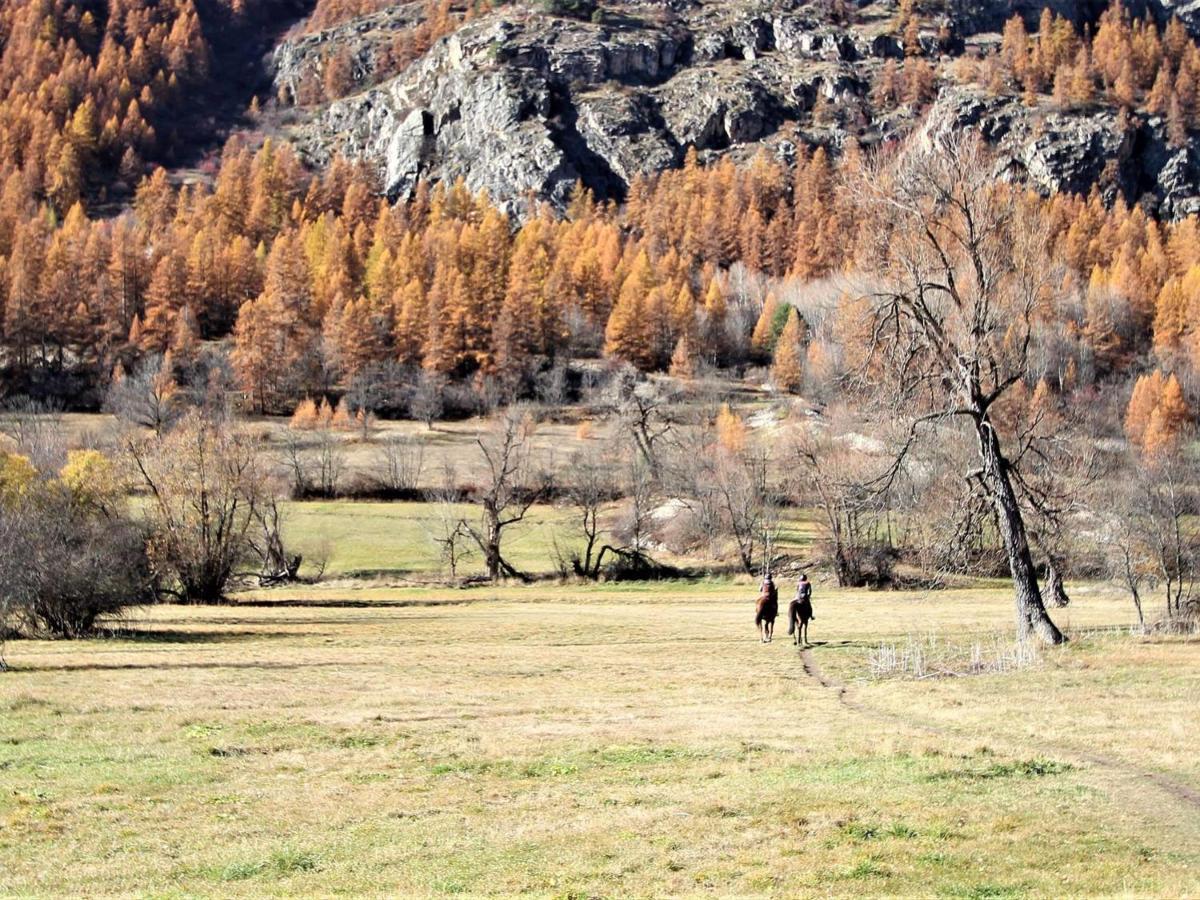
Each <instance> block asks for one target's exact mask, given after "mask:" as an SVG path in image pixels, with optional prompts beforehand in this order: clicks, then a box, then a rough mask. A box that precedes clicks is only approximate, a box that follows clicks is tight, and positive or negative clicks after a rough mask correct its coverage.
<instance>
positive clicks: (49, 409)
mask: <svg viewBox="0 0 1200 900" xmlns="http://www.w3.org/2000/svg"><path fill="white" fill-rule="evenodd" d="M0 434H3V435H5V436H6V437H8V439H9V440H10V441H12V443H13V446H14V447H15V448H16V450H17V452H18V453H20V454H22V455H24V456H27V457H29V461H30V462H31V463H33V465H34V466H35V467H36V468H37V469H38V470H39V471H42V472H55V471H58V469H60V468H62V465H63V463H64V462H66V459H67V441H66V437H65V434H64V430H63V421H62V414H61V409H60V408H59V407H57V406H53V405H49V404H46V403H43V402H42V401H40V400H33V399H31V398H29V397H14V398H12V399H10V400H8V401H6V402H5V404H4V406H3V409H0Z"/></svg>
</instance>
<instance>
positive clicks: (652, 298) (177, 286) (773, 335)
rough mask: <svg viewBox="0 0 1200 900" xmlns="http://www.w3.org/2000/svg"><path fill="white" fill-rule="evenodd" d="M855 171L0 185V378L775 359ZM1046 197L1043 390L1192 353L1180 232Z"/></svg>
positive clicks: (324, 373) (284, 381) (833, 239)
mask: <svg viewBox="0 0 1200 900" xmlns="http://www.w3.org/2000/svg"><path fill="white" fill-rule="evenodd" d="M858 165H859V161H858V159H857V158H856V155H855V154H854V153H849V154H847V155H846V156H845V157H844V158H843V160H842V161H841V163H840V165H838V166H835V165H834V164H833V163H832V162H831V161H830V160H829V158H828V157H827V155H826V154H825V152H824V150H821V149H818V150H817V151H815V152H814V153H813V154H812V155H811V156H807V157H802V158H801V159H800V160H799V162H798V163H797V164H796V165H795V166H794V167H787V166H784V165H782V164H781V163H778V162H776V161H774V160H771V159H768V158H767V157H766V156H765V155H760V156H759V157H758V158H756V159H755V160H754V161H753V162H752V163H751V164H750V165H748V166H746V167H744V168H739V167H738V166H736V165H735V164H734V163H732V162H731V161H729V160H723V161H721V162H719V163H717V164H715V165H713V166H709V167H704V166H701V165H699V164H697V162H696V160H695V158H694V157H689V159H688V160H687V162H686V164H685V165H684V166H683V168H681V169H679V170H677V171H670V172H664V173H662V174H660V175H657V176H655V177H650V178H641V179H638V180H636V181H635V182H634V184H633V186H632V188H631V190H630V194H629V199H628V202H627V203H626V204H625V205H624V206H623V207H621V208H616V207H613V206H611V205H605V204H598V203H595V202H593V200H592V199H591V198H590V196H589V195H588V194H587V193H586V192H583V191H581V192H580V193H579V194H578V196H577V198H576V200H575V201H574V202H573V204H572V205H571V206H570V208H569V209H568V210H567V211H566V215H565V216H558V215H556V214H555V213H554V212H553V211H552V210H550V209H549V208H548V207H545V206H542V207H535V208H534V209H533V210H532V212H531V214H530V216H529V217H528V218H527V220H526V221H525V222H524V223H522V224H518V223H516V222H513V221H512V220H510V219H509V217H508V216H507V215H505V214H504V213H503V212H502V211H501V210H500V209H499V208H498V207H496V206H495V205H494V204H492V203H491V202H490V201H489V200H488V199H487V198H486V197H484V196H481V195H472V194H471V193H470V192H469V191H467V190H466V188H465V187H463V185H461V184H456V185H449V186H446V185H442V186H438V187H436V188H432V189H431V188H430V187H429V186H428V185H422V186H421V187H420V189H419V190H418V192H417V195H416V197H415V198H414V199H413V200H412V201H411V202H408V203H401V204H395V205H389V204H387V203H385V202H381V201H380V200H378V199H377V195H376V187H377V186H376V184H375V182H374V180H373V176H372V173H371V172H370V171H369V170H367V169H366V168H365V167H362V166H358V165H352V164H349V163H346V162H344V161H338V162H335V163H334V164H333V165H332V166H330V167H329V169H328V170H326V171H325V172H323V173H319V174H312V173H310V172H308V171H307V170H306V169H304V167H303V166H302V165H301V164H300V162H299V161H298V160H297V158H296V157H295V155H294V154H293V152H292V151H291V150H290V148H288V147H287V146H286V145H276V144H273V143H269V142H268V143H267V144H265V145H263V146H262V147H260V148H259V149H258V150H254V151H252V150H251V149H250V148H249V147H248V146H246V145H245V144H244V143H242V142H239V141H237V140H234V141H232V142H231V143H230V144H229V146H228V147H227V148H226V151H225V154H224V157H223V160H222V164H221V167H220V170H219V172H218V174H217V177H216V179H215V182H214V184H213V186H212V187H211V188H209V187H206V186H204V185H197V186H192V187H185V188H182V189H176V188H174V187H173V186H171V185H170V184H169V183H168V181H167V179H166V176H165V173H164V172H162V171H161V170H159V171H156V173H155V174H154V175H153V176H152V177H149V178H147V179H144V180H143V182H142V183H141V184H140V186H139V187H138V190H137V192H136V198H135V202H134V209H133V211H132V212H131V213H129V214H127V215H123V216H121V217H119V218H116V219H108V220H92V219H89V218H88V216H87V215H86V213H85V211H84V209H83V207H82V205H81V204H78V203H77V204H76V205H75V206H73V207H72V208H71V210H70V211H69V212H68V214H67V215H66V217H65V219H64V220H63V221H62V222H61V223H60V224H59V223H56V222H55V220H54V216H53V214H52V211H51V209H50V208H49V207H48V206H47V205H46V204H45V203H44V202H40V201H39V199H38V197H37V195H36V194H35V193H33V192H30V191H28V190H22V185H21V184H20V183H19V182H17V181H14V182H12V183H10V184H9V185H7V186H6V189H5V191H4V192H3V195H2V196H0V303H2V306H0V310H2V314H0V327H2V329H3V345H4V360H5V376H6V383H7V384H8V385H9V387H10V390H13V391H24V392H31V391H32V392H34V393H48V394H54V393H56V392H58V393H60V394H62V395H63V396H62V399H69V400H73V401H75V402H80V399H81V398H82V402H84V403H85V404H87V403H89V402H90V403H91V404H92V405H98V404H99V402H100V400H101V398H102V396H103V394H104V392H105V391H106V390H107V389H108V385H109V383H110V381H111V380H112V378H113V376H114V374H115V375H118V376H119V375H121V374H125V373H131V372H134V371H135V370H137V369H139V367H140V366H141V365H142V362H143V360H145V359H146V358H149V357H155V358H158V357H161V356H162V355H163V354H168V361H169V362H171V363H172V364H173V365H174V366H175V370H174V374H175V375H176V376H179V377H182V376H183V374H184V373H183V371H182V369H183V368H184V367H185V363H186V364H187V366H190V367H191V374H190V375H189V376H188V377H189V378H191V379H192V381H191V383H190V385H189V386H190V387H191V388H193V389H195V390H197V391H200V392H201V393H202V392H203V391H204V390H205V388H206V385H205V383H204V381H205V379H208V378H210V377H213V378H216V377H220V378H224V379H225V381H226V382H227V384H224V385H222V386H223V387H233V388H235V389H236V390H237V391H239V392H240V393H241V394H242V395H243V397H244V400H245V405H246V406H247V408H248V409H251V410H253V411H262V412H272V413H290V412H291V411H292V410H293V409H294V408H295V406H296V404H297V403H299V402H300V401H301V400H302V399H304V398H305V397H306V396H316V395H319V394H322V393H330V392H333V393H339V392H341V391H344V390H346V389H347V388H348V387H349V386H350V385H351V384H352V383H353V382H354V381H355V379H356V378H357V377H358V376H360V375H361V374H362V373H364V372H365V371H367V370H371V369H373V368H375V367H378V366H379V365H383V364H389V365H396V366H400V367H406V368H409V369H411V370H412V371H424V372H427V373H436V374H437V375H439V376H444V377H446V378H448V379H453V380H460V381H463V380H465V381H468V382H471V383H476V384H478V383H479V380H480V379H488V380H491V381H495V382H497V383H498V384H500V385H501V386H502V387H503V390H504V391H505V393H506V395H508V396H517V395H519V394H520V393H521V392H522V391H523V390H526V389H527V388H528V386H529V384H530V380H531V378H532V377H533V376H534V375H535V374H536V373H537V372H538V371H539V370H541V369H543V368H545V367H546V366H547V365H549V363H550V362H551V361H552V360H553V359H554V358H556V357H558V358H561V357H564V356H585V357H586V356H598V355H602V354H604V355H608V356H610V357H614V358H618V359H621V360H624V361H628V362H631V363H633V364H635V365H636V366H638V367H639V368H641V369H643V370H645V371H654V370H665V369H667V368H668V367H670V366H671V365H672V361H674V364H675V367H676V369H677V370H678V371H680V372H682V373H685V374H687V373H694V372H695V371H696V370H697V367H701V368H703V367H705V366H708V367H713V366H717V367H728V366H741V365H746V364H750V363H755V362H758V363H764V362H770V361H771V359H772V355H773V353H774V351H775V349H776V346H775V345H776V342H777V340H778V338H779V336H780V334H782V333H783V331H784V330H785V326H786V324H787V322H786V315H785V314H786V313H787V309H781V305H780V304H779V302H778V300H777V298H774V297H767V296H766V294H768V293H770V291H771V289H772V288H774V289H775V290H776V291H790V292H791V293H792V295H797V292H798V291H799V292H800V293H803V289H802V288H801V287H800V285H803V284H805V283H811V282H812V281H814V280H815V279H821V278H823V277H825V276H829V275H831V274H834V273H842V272H850V271H852V270H853V269H854V268H855V265H856V255H857V253H858V249H857V248H856V236H857V229H856V228H855V225H854V219H853V216H852V215H850V213H849V211H848V210H849V209H850V194H849V192H850V191H852V190H853V184H854V178H855V174H854V173H855V169H856V167H857V166H858ZM839 169H840V171H839ZM1045 204H1046V212H1047V218H1048V220H1049V222H1050V223H1051V228H1052V230H1053V233H1054V243H1055V246H1056V248H1057V251H1058V253H1059V254H1060V255H1061V256H1062V258H1063V259H1065V260H1066V261H1067V262H1068V263H1069V264H1070V269H1071V274H1070V276H1069V277H1068V280H1067V283H1064V284H1063V285H1062V290H1063V291H1064V293H1065V295H1068V296H1074V297H1076V298H1077V301H1076V302H1074V303H1066V304H1060V305H1058V306H1056V309H1057V310H1059V312H1057V313H1056V315H1063V316H1066V318H1065V319H1064V321H1062V322H1061V326H1062V327H1061V331H1062V335H1063V338H1062V343H1061V346H1060V347H1059V348H1058V351H1057V352H1056V354H1055V358H1053V359H1047V360H1045V364H1044V368H1045V372H1044V373H1043V374H1045V375H1046V376H1047V377H1049V378H1050V380H1051V381H1052V382H1053V384H1054V387H1055V389H1056V390H1058V389H1074V388H1079V387H1086V386H1087V385H1090V384H1092V383H1095V382H1097V381H1101V380H1104V379H1109V378H1112V377H1123V376H1124V375H1125V373H1126V372H1127V371H1130V370H1131V367H1132V366H1134V365H1135V364H1140V361H1141V360H1142V359H1143V358H1144V357H1145V355H1146V354H1147V353H1150V352H1154V353H1156V354H1157V355H1158V357H1159V359H1160V361H1162V363H1163V364H1164V365H1165V366H1167V367H1168V368H1173V367H1176V366H1178V365H1180V364H1182V363H1185V362H1186V363H1190V362H1191V361H1192V360H1193V359H1195V358H1197V357H1196V354H1197V352H1198V351H1200V348H1198V346H1197V338H1196V337H1195V336H1194V335H1195V332H1196V329H1195V323H1196V322H1198V321H1200V310H1196V309H1194V308H1193V306H1194V304H1195V303H1196V300H1195V297H1196V296H1197V292H1196V291H1194V290H1189V285H1191V284H1192V282H1195V281H1197V280H1198V279H1200V222H1198V221H1197V220H1196V219H1195V218H1194V217H1193V218H1189V219H1185V220H1183V221H1181V222H1179V223H1176V224H1173V225H1169V224H1163V223H1159V222H1157V221H1155V220H1153V219H1152V218H1150V217H1148V216H1147V215H1146V214H1145V213H1144V212H1143V211H1142V210H1141V209H1140V208H1138V207H1132V208H1131V207H1128V206H1126V205H1124V204H1123V203H1121V202H1118V203H1117V204H1116V205H1115V206H1113V207H1112V208H1106V207H1105V206H1104V204H1103V203H1102V202H1101V201H1100V199H1099V197H1098V196H1096V195H1093V196H1091V197H1090V198H1079V197H1069V196H1056V197H1054V198H1052V199H1050V200H1049V201H1045ZM731 270H732V271H733V272H748V273H750V275H749V276H746V277H740V278H739V279H738V280H737V283H736V284H735V283H734V279H732V278H731ZM797 296H798V295H797ZM791 299H792V300H793V302H795V303H797V304H798V305H800V306H803V305H804V304H803V302H801V301H800V300H796V298H795V296H793V297H792V298H791ZM782 306H786V307H789V308H790V305H789V304H786V303H785V304H782ZM852 306H853V304H852V301H851V300H850V299H849V298H846V299H844V300H842V301H840V302H837V303H835V304H834V309H833V311H832V312H831V313H829V314H820V313H819V311H812V312H811V313H810V311H808V310H805V309H802V310H801V312H802V313H804V314H805V318H804V320H803V321H800V322H798V323H797V325H796V327H795V328H794V329H793V332H792V334H794V335H795V336H796V339H797V340H799V341H800V346H799V347H792V346H790V343H789V345H788V348H787V353H788V355H789V356H790V357H792V359H791V361H790V362H789V364H788V367H789V369H790V370H791V374H790V376H789V382H790V383H791V384H792V385H793V386H794V389H801V388H802V387H803V381H804V379H803V377H802V376H798V375H797V374H796V373H795V369H796V367H797V366H800V367H801V368H802V369H803V368H806V367H810V368H812V369H813V370H814V374H820V376H821V378H822V380H828V377H829V376H830V375H831V374H836V369H837V366H838V364H839V360H840V361H842V362H843V363H844V362H845V360H846V359H847V358H848V356H849V357H852V356H853V347H852V346H848V345H852V344H853V343H854V342H855V341H856V338H855V336H854V333H853V332H854V326H853V319H854V316H853V315H852V313H853V309H852ZM1064 311H1065V312H1064ZM842 313H844V315H843V314H842ZM818 320H819V321H818ZM789 340H790V338H789ZM214 342H217V343H214ZM226 350H227V351H228V352H227V353H226V352H225V351H226ZM201 356H203V357H204V358H205V360H206V361H205V360H201V359H200V357H201ZM818 370H819V371H818ZM197 378H199V379H200V380H199V382H198V383H197V382H196V379H197ZM1031 387H1032V385H1031ZM88 398H90V400H89V399H88Z"/></svg>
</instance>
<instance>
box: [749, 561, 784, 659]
mask: <svg viewBox="0 0 1200 900" xmlns="http://www.w3.org/2000/svg"><path fill="white" fill-rule="evenodd" d="M778 615H779V591H778V590H776V588H775V582H774V581H772V580H771V576H770V575H768V576H767V577H766V578H764V579H763V583H762V591H761V592H760V593H759V595H758V602H757V603H755V605H754V624H755V625H757V626H758V632H759V637H760V638H761V639H762V642H763V643H764V644H769V643H771V638H773V637H774V636H775V618H776V616H778Z"/></svg>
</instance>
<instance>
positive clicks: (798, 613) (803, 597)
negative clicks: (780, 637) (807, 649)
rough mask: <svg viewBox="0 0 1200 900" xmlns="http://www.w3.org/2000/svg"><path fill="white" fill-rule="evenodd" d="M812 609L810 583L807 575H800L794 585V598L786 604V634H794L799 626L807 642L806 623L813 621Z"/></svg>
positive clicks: (802, 573)
mask: <svg viewBox="0 0 1200 900" xmlns="http://www.w3.org/2000/svg"><path fill="white" fill-rule="evenodd" d="M815 618H816V616H815V615H814V614H813V607H812V582H810V581H809V580H808V575H807V574H806V573H804V572H801V573H800V581H799V582H798V583H797V584H796V597H795V599H794V600H792V602H791V603H789V604H788V634H789V635H790V634H795V632H796V626H797V625H799V626H800V630H801V633H802V634H803V635H804V639H805V643H807V642H808V623H809V621H810V620H812V619H815Z"/></svg>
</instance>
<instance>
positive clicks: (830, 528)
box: [788, 425, 886, 587]
mask: <svg viewBox="0 0 1200 900" xmlns="http://www.w3.org/2000/svg"><path fill="white" fill-rule="evenodd" d="M854 437H855V436H854V435H837V434H833V433H831V431H829V430H827V429H819V428H817V427H816V426H813V425H809V426H807V427H806V428H803V429H802V430H800V431H799V432H798V433H797V434H796V436H795V438H794V440H793V442H792V445H791V456H790V459H789V462H790V464H791V465H790V469H789V471H790V476H789V479H788V485H789V489H790V491H791V493H792V496H793V498H794V499H795V501H796V503H797V504H798V505H801V506H816V507H817V508H818V509H819V510H820V513H821V518H822V525H823V526H824V529H825V533H826V541H827V543H828V548H829V549H828V552H829V556H830V559H831V562H832V564H833V573H834V576H835V577H836V578H837V582H838V585H839V586H841V587H861V586H863V585H865V584H868V583H871V582H879V581H882V580H884V579H885V573H883V572H880V571H879V568H880V567H879V565H878V559H877V560H876V563H877V565H876V566H875V571H870V567H869V560H868V557H869V556H870V555H871V550H872V549H873V548H875V547H876V545H877V544H878V531H879V520H880V518H881V517H882V514H883V508H884V505H885V500H886V492H884V491H878V490H874V489H873V488H872V482H874V481H875V480H876V478H877V477H878V475H879V472H880V470H881V469H882V468H883V466H882V464H880V463H879V462H877V461H876V462H874V464H873V463H872V461H871V460H870V459H868V458H867V454H865V453H863V452H862V451H860V450H858V449H856V448H855V446H854V442H853V438H854Z"/></svg>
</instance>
